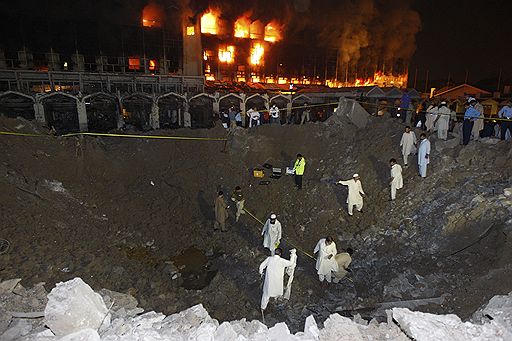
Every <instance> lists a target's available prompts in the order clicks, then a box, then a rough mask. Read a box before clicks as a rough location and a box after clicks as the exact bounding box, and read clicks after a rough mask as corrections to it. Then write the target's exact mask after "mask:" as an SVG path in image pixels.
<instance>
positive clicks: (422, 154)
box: [418, 139, 430, 166]
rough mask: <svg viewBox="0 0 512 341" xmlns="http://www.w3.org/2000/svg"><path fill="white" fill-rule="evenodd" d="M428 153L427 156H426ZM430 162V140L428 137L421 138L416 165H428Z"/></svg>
mask: <svg viewBox="0 0 512 341" xmlns="http://www.w3.org/2000/svg"><path fill="white" fill-rule="evenodd" d="M427 155H429V157H428V158H427V157H426V156H427ZM429 163H430V141H429V140H428V139H424V140H421V142H420V147H419V148H418V165H420V166H423V165H428V164H429Z"/></svg>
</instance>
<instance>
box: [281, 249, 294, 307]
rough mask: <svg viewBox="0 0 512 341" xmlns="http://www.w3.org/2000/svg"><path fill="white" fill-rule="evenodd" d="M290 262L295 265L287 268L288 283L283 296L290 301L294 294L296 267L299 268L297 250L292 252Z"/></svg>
mask: <svg viewBox="0 0 512 341" xmlns="http://www.w3.org/2000/svg"><path fill="white" fill-rule="evenodd" d="M290 262H292V263H293V265H292V266H289V267H287V268H286V274H287V275H288V283H287V284H286V289H285V291H284V295H283V297H284V298H285V299H287V300H289V299H290V295H291V293H292V282H293V275H294V274H295V267H296V266H297V250H295V249H291V250H290Z"/></svg>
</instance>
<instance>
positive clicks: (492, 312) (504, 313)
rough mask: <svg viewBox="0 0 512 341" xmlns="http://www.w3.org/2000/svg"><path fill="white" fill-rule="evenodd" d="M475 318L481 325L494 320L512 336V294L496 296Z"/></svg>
mask: <svg viewBox="0 0 512 341" xmlns="http://www.w3.org/2000/svg"><path fill="white" fill-rule="evenodd" d="M473 318H474V319H476V320H477V321H479V322H481V323H483V322H486V321H490V320H491V319H492V321H494V322H496V323H497V324H499V325H501V326H502V327H503V328H504V329H507V330H508V332H509V333H510V334H511V335H512V292H511V293H509V294H508V295H496V296H494V297H493V298H491V299H490V300H489V303H488V304H487V305H486V306H485V307H484V308H483V309H480V310H478V311H477V312H476V313H475V314H474V315H473Z"/></svg>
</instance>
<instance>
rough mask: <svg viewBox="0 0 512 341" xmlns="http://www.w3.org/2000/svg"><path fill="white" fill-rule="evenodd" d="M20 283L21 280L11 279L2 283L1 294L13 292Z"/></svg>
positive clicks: (0, 284) (0, 285) (0, 286)
mask: <svg viewBox="0 0 512 341" xmlns="http://www.w3.org/2000/svg"><path fill="white" fill-rule="evenodd" d="M20 281H21V278H14V279H9V280H7V281H3V282H2V283H0V294H3V293H9V292H12V291H13V290H14V288H16V286H17V285H18V283H19V282H20Z"/></svg>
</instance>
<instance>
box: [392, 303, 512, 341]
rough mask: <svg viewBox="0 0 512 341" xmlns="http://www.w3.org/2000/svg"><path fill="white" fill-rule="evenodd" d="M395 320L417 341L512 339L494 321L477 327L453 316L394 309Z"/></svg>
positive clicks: (489, 340)
mask: <svg viewBox="0 0 512 341" xmlns="http://www.w3.org/2000/svg"><path fill="white" fill-rule="evenodd" d="M393 318H394V319H395V320H396V321H397V322H398V324H399V325H400V328H401V329H402V330H403V331H404V332H405V333H406V334H407V335H408V336H409V337H410V338H412V339H414V340H417V341H427V340H428V341H430V340H444V341H466V340H479V341H505V340H510V339H511V338H512V334H510V333H509V332H507V330H505V329H504V328H503V327H501V326H500V325H498V324H496V323H495V322H494V321H491V322H490V323H486V324H483V325H477V324H473V323H470V322H462V321H461V319H460V318H459V317H458V316H456V315H453V314H450V315H434V314H427V313H421V312H416V311H410V310H409V309H406V308H393Z"/></svg>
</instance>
